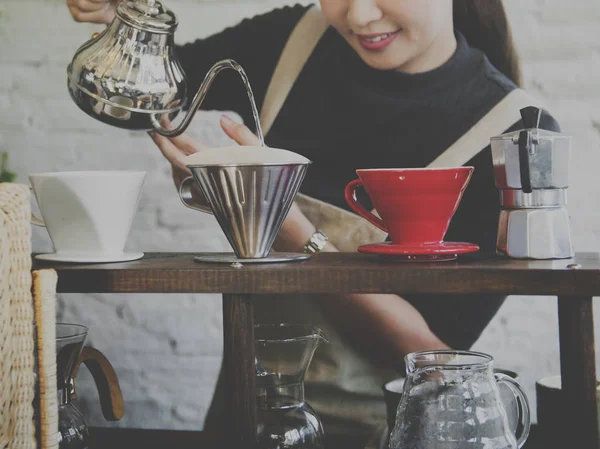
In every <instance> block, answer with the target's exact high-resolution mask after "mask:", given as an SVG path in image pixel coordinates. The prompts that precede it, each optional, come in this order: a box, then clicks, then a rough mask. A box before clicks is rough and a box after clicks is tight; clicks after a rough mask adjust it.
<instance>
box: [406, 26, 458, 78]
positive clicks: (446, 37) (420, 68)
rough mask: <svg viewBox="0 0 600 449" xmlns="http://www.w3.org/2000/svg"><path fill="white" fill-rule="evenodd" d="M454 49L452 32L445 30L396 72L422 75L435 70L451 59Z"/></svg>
mask: <svg viewBox="0 0 600 449" xmlns="http://www.w3.org/2000/svg"><path fill="white" fill-rule="evenodd" d="M456 47H457V42H456V36H455V35H454V30H453V29H450V30H446V31H445V32H443V33H440V34H439V35H438V36H437V37H436V38H435V39H434V40H433V41H432V42H431V44H430V45H429V47H428V48H427V50H426V51H424V52H423V53H421V54H420V55H419V56H417V57H415V58H412V59H410V60H409V61H407V62H406V63H405V64H403V65H402V66H400V67H398V68H397V69H396V70H397V71H398V72H403V73H423V72H428V71H430V70H434V69H437V68H438V67H440V66H442V65H444V64H445V63H446V62H448V61H449V60H450V58H452V55H454V52H455V51H456Z"/></svg>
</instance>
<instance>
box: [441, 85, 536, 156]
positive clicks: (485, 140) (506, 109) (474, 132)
mask: <svg viewBox="0 0 600 449" xmlns="http://www.w3.org/2000/svg"><path fill="white" fill-rule="evenodd" d="M527 106H537V107H541V103H540V102H539V101H538V100H536V99H534V98H533V97H532V96H531V95H529V94H528V93H527V92H525V91H524V90H522V89H515V90H513V91H511V92H509V93H508V94H507V95H506V96H505V97H504V98H503V99H502V100H500V102H499V103H498V104H496V106H494V107H493V108H492V109H491V110H490V111H489V112H488V113H487V114H486V115H484V116H483V117H482V118H481V119H480V120H479V121H478V122H477V123H475V125H473V127H472V128H471V129H470V130H469V131H467V132H466V133H465V134H463V135H462V136H461V137H460V138H459V139H458V140H457V141H456V142H454V143H453V144H452V145H450V147H449V148H448V149H447V150H446V151H444V152H443V153H442V154H440V155H439V156H438V157H437V158H436V159H434V160H433V162H431V163H430V164H429V167H460V166H461V165H464V164H466V163H467V162H469V161H470V160H471V159H472V158H474V157H475V156H476V155H477V154H478V153H479V152H480V151H481V150H483V149H484V148H486V147H487V146H488V145H489V144H490V137H493V136H497V135H500V134H502V133H504V132H506V130H507V129H509V128H510V127H511V126H513V125H514V124H515V123H517V122H518V121H519V120H520V119H521V116H520V112H519V111H520V110H521V109H522V108H525V107H527Z"/></svg>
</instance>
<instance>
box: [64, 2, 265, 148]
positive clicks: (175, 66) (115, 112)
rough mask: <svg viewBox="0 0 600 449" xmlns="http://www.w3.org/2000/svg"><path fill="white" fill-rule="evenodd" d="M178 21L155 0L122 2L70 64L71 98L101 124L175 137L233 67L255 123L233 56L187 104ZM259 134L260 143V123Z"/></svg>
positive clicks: (214, 70)
mask: <svg viewBox="0 0 600 449" xmlns="http://www.w3.org/2000/svg"><path fill="white" fill-rule="evenodd" d="M177 25H178V22H177V17H176V16H175V14H174V13H173V12H172V11H170V10H169V9H167V8H165V7H164V6H163V5H162V4H161V3H160V2H159V1H157V0H134V1H124V2H122V3H120V4H119V6H118V7H117V11H116V15H115V18H114V20H113V21H112V23H111V24H110V25H109V26H108V27H107V28H106V29H105V30H104V31H103V32H102V33H100V34H99V35H97V36H96V37H93V38H92V39H91V40H89V41H88V42H86V43H85V44H83V45H82V46H81V47H80V48H79V49H78V50H77V52H76V53H75V55H74V57H73V60H72V61H71V63H70V64H69V66H68V68H67V75H68V88H69V93H70V94H71V98H72V99H73V101H74V102H75V103H76V104H77V106H79V108H80V109H81V110H83V111H84V112H85V113H86V114H88V115H89V116H90V117H93V118H95V119H97V120H100V121H101V122H103V123H107V124H109V125H113V126H116V127H119V128H125V129H136V130H152V129H154V130H155V131H156V132H158V133H159V134H162V135H164V136H169V137H174V136H177V135H179V134H181V133H183V132H184V131H185V130H186V129H187V127H188V125H189V124H190V122H191V120H192V118H193V116H194V114H195V113H196V111H197V110H198V108H199V107H200V105H201V104H202V101H203V100H204V97H205V96H206V93H207V92H208V89H209V88H210V86H211V84H212V83H213V81H214V79H215V77H216V76H217V74H218V73H219V72H220V71H222V70H224V69H233V70H235V71H236V72H238V74H239V75H240V77H241V78H242V81H243V83H244V85H245V86H246V90H247V92H248V96H249V99H250V105H251V107H252V113H253V115H254V120H255V121H256V122H257V121H258V111H257V109H256V105H255V102H254V97H253V94H252V89H251V88H250V83H249V82H248V77H247V76H246V73H245V72H244V70H243V69H242V67H241V66H240V65H239V64H237V63H236V62H235V61H233V60H231V59H225V60H222V61H219V62H217V63H216V64H215V65H213V66H212V67H211V69H210V70H209V71H208V73H207V74H206V77H205V78H204V80H203V82H202V84H201V85H200V87H199V88H198V91H197V92H196V94H195V95H194V98H193V100H192V102H191V104H188V92H187V89H188V88H187V80H186V76H185V73H184V72H183V70H182V68H181V65H180V64H179V61H178V60H177V58H176V56H175V52H174V47H175V43H174V33H175V30H176V29H177ZM188 106H189V109H188V112H187V114H186V115H185V117H184V118H183V121H182V122H181V123H180V124H179V125H178V126H176V127H174V128H171V127H170V123H171V121H173V120H174V119H175V118H176V117H177V115H178V114H179V112H180V111H181V110H182V109H184V108H188ZM257 134H258V138H259V140H260V142H261V143H262V142H263V136H262V131H261V129H260V127H258V126H257Z"/></svg>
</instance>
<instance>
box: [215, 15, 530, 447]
mask: <svg viewBox="0 0 600 449" xmlns="http://www.w3.org/2000/svg"><path fill="white" fill-rule="evenodd" d="M327 28H328V23H327V21H326V20H325V18H324V17H323V15H322V14H321V11H320V9H319V8H318V7H313V8H311V9H309V10H308V11H307V13H306V14H305V15H304V17H303V18H302V19H301V20H300V21H299V22H298V24H297V26H296V27H295V29H294V30H293V32H292V33H291V35H290V37H289V39H288V41H287V43H286V45H285V47H284V49H283V52H282V54H281V56H280V59H279V61H278V64H277V67H276V69H275V71H274V72H273V77H272V79H271V82H270V85H269V87H268V90H267V93H266V96H265V100H264V103H263V107H262V110H261V116H260V119H261V125H262V129H263V132H264V134H265V136H266V135H268V132H269V131H270V129H271V126H272V124H273V122H274V121H275V118H276V117H277V114H278V113H279V111H280V109H281V107H282V106H283V104H284V102H285V100H286V98H287V95H288V93H289V92H290V90H291V88H292V86H293V85H294V82H295V80H296V78H297V76H298V74H299V73H300V71H301V70H302V68H303V66H304V64H305V63H306V61H307V60H308V58H309V57H310V55H311V53H312V51H313V49H314V47H315V46H316V45H317V43H318V42H319V40H320V39H321V37H322V36H323V34H324V33H325V31H326V29H327ZM535 104H538V102H536V101H535V100H533V99H532V98H531V97H529V96H528V95H527V94H526V93H525V92H524V91H522V90H520V89H517V90H514V91H512V92H511V93H509V94H508V95H507V96H506V97H505V98H504V99H503V100H502V101H500V103H498V104H497V105H496V106H495V107H494V108H493V109H492V110H491V111H490V112H489V113H488V114H487V115H486V116H485V117H483V118H482V119H481V120H480V121H479V122H478V123H477V124H476V125H475V126H474V127H473V128H472V129H471V130H470V131H469V132H467V133H466V134H465V135H463V136H462V137H461V138H460V139H458V140H457V141H456V142H455V143H454V144H453V145H452V146H451V147H450V148H448V149H447V150H446V151H445V152H444V153H443V154H441V155H440V156H439V157H438V158H437V159H436V160H434V161H433V162H432V163H431V164H430V165H429V166H430V167H444V166H446V167H450V166H461V165H463V164H465V163H466V162H468V161H469V160H470V159H471V158H473V157H474V156H475V155H476V154H477V153H479V152H480V151H481V150H482V149H483V148H485V147H487V146H488V145H489V143H490V136H494V135H498V134H501V133H503V132H504V131H505V130H506V129H508V128H509V127H510V126H512V125H514V124H515V123H516V122H517V121H518V120H519V119H520V116H519V110H520V109H521V108H523V107H526V106H531V105H535ZM309 112H310V111H307V113H309ZM309 170H310V168H309ZM296 202H297V203H298V205H299V206H300V208H301V210H302V212H303V213H304V214H305V215H306V216H307V217H308V219H309V220H310V221H311V222H312V223H313V224H314V225H315V227H316V228H317V229H320V230H322V231H323V232H325V233H326V234H327V236H328V237H329V239H330V241H331V242H332V243H333V244H334V245H335V246H336V247H337V248H338V249H339V250H340V251H342V252H353V251H356V248H357V247H358V246H359V245H362V244H365V243H372V242H378V241H383V240H385V238H386V235H385V233H384V232H382V231H381V230H380V229H378V228H376V227H375V226H373V225H371V224H370V223H368V222H367V221H366V220H364V219H363V218H361V217H359V216H358V215H356V214H354V213H351V212H348V211H346V210H344V209H341V208H339V207H336V206H333V205H331V204H328V203H325V202H323V201H320V200H317V199H315V198H311V197H308V196H306V195H302V194H299V195H298V196H297V198H296ZM321 300H323V299H321ZM339 307H340V308H341V307H344V302H343V300H340V301H339ZM254 317H255V322H256V323H284V322H285V323H298V324H309V325H312V326H318V327H320V328H321V329H322V330H323V331H324V332H325V333H326V335H327V336H328V338H329V340H330V342H329V344H324V345H322V346H320V347H319V348H318V349H317V351H316V352H315V357H314V359H313V362H312V364H311V366H310V369H309V372H308V374H307V376H306V384H305V386H306V400H307V402H308V403H309V404H311V405H312V406H313V407H314V408H315V410H316V411H317V412H318V414H319V415H320V417H321V419H322V420H323V423H324V426H325V431H326V432H327V433H329V434H339V433H344V434H345V435H348V434H353V433H355V434H358V435H363V436H364V435H370V434H372V433H373V431H374V430H375V429H377V428H378V427H379V426H380V425H381V423H382V422H385V406H384V402H383V394H382V390H381V386H382V384H383V383H384V382H385V381H387V380H389V379H392V378H394V377H397V376H398V375H399V373H396V372H394V371H385V370H381V369H378V368H377V367H375V366H373V365H372V364H371V363H370V362H369V361H368V360H367V359H366V358H365V357H363V356H362V355H361V354H359V353H357V352H356V351H355V350H354V349H353V348H352V347H351V346H350V345H349V344H347V343H346V342H345V341H344V339H343V337H342V336H341V335H340V334H339V333H338V332H336V330H335V329H334V328H333V326H332V325H331V324H330V323H329V322H328V320H327V319H326V318H325V317H324V315H323V313H322V311H321V308H320V307H319V298H318V297H315V296H311V295H265V296H261V297H260V298H257V300H256V301H254ZM225 388H227V386H226V385H225V384H224V383H223V379H222V378H220V379H219V382H218V385H217V391H216V393H215V398H214V400H213V404H212V405H211V410H210V412H209V415H208V417H207V420H206V422H205V430H209V431H210V428H211V427H212V426H215V425H217V422H218V420H219V419H220V418H219V416H221V417H222V413H224V411H223V410H222V398H221V397H220V396H221V394H223V391H222V390H223V389H225Z"/></svg>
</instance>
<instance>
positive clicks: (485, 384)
mask: <svg viewBox="0 0 600 449" xmlns="http://www.w3.org/2000/svg"><path fill="white" fill-rule="evenodd" d="M405 361H406V374H407V377H406V382H405V384H404V391H403V393H402V398H401V400H400V403H399V405H398V411H397V414H396V422H395V425H394V429H393V430H392V433H391V435H390V445H389V448H390V449H517V448H521V447H522V446H523V444H524V443H525V441H526V440H527V437H528V435H529V424H530V421H529V405H528V401H527V397H526V395H525V392H524V391H523V389H522V388H521V386H520V385H519V383H518V382H517V381H515V380H514V379H513V378H511V377H509V376H506V375H504V374H499V373H496V374H494V372H493V358H492V357H491V356H489V355H487V354H483V353H477V352H469V351H429V352H419V353H413V354H408V355H407V356H406V357H405ZM498 384H505V385H506V386H507V387H508V388H509V389H510V390H511V391H512V392H513V394H514V395H515V398H516V401H515V402H514V407H515V408H518V409H519V410H518V411H515V413H516V414H518V415H519V420H520V422H521V423H522V426H520V427H522V429H523V430H522V431H521V432H520V433H521V434H520V435H519V436H518V437H517V436H515V434H514V433H513V431H512V430H511V425H510V424H509V422H508V419H507V412H506V409H505V408H504V405H503V402H502V400H501V399H500V393H499V389H498ZM519 404H520V407H519Z"/></svg>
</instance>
